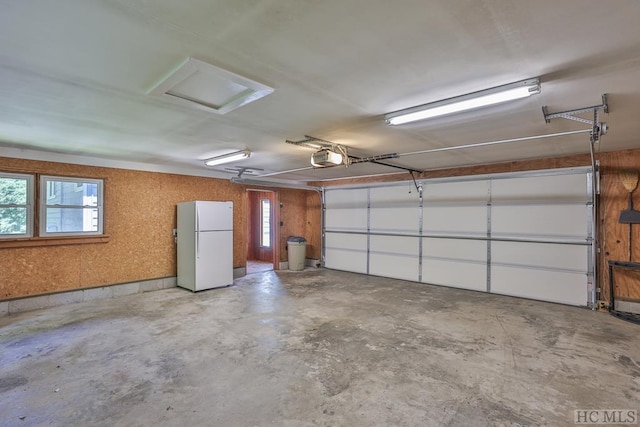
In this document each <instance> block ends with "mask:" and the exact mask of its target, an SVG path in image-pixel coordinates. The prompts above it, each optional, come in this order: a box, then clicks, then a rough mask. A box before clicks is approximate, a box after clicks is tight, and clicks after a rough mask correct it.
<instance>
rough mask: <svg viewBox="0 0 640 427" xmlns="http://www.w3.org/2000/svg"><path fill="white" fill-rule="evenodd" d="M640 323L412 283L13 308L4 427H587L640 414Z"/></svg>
mask: <svg viewBox="0 0 640 427" xmlns="http://www.w3.org/2000/svg"><path fill="white" fill-rule="evenodd" d="M639 332H640V326H637V325H634V324H631V323H626V322H624V321H621V320H618V319H615V318H613V317H612V316H609V315H607V314H604V313H597V312H592V311H588V310H586V309H580V308H573V307H567V306H562V305H555V304H548V303H542V302H535V301H528V300H522V299H516V298H509V297H502V296H495V295H487V294H482V293H476V292H470V291H462V290H456V289H450V288H442V287H435V286H427V285H421V284H417V283H410V282H403V281H400V280H391V279H384V278H375V277H366V276H361V275H357V274H351V273H341V272H334V271H327V270H306V271H304V272H286V271H284V272H277V273H276V272H267V273H260V274H253V275H248V276H246V277H243V278H241V279H238V280H236V282H235V285H234V286H232V287H230V288H225V289H218V290H211V291H205V292H201V293H198V294H192V293H190V292H188V291H186V290H183V289H179V288H176V289H167V290H162V291H155V292H150V293H145V294H138V295H133V296H126V297H121V298H114V299H110V300H102V301H95V302H86V303H80V304H74V305H68V306H65V307H57V308H53V309H46V310H40V311H34V312H30V313H23V314H18V315H11V316H7V317H4V318H0V351H1V352H0V369H1V370H0V417H1V419H0V425H2V426H27V425H28V426H33V425H54V426H72V425H74V426H89V425H98V426H102V425H103V426H115V425H117V426H154V425H155V426H181V427H184V426H199V425H207V426H308V425H309V426H310V425H320V426H374V425H380V426H391V425H393V426H415V425H423V426H432V425H433V426H445V425H451V426H459V425H464V426H475V425H478V426H482V425H514V426H523V425H553V426H557V425H572V424H573V411H574V409H591V408H594V409H607V408H615V409H620V408H625V409H626V408H630V409H640V408H639V406H640V404H639V402H640V340H639V339H638V333H639Z"/></svg>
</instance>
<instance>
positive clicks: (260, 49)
mask: <svg viewBox="0 0 640 427" xmlns="http://www.w3.org/2000/svg"><path fill="white" fill-rule="evenodd" d="M638 22H640V2H637V1H636V0H611V1H602V0H597V1H595V0H562V1H558V0H553V1H551V0H536V1H517V2H514V1H511V0H456V1H447V0H440V1H435V0H432V1H427V0H402V1H398V2H391V1H388V0H347V1H345V0H325V1H302V0H226V1H224V0H218V1H215V0H191V1H181V2H178V1H175V0H154V1H150V0H102V1H98V0H57V1H50V0H22V1H17V0H16V1H12V0H8V1H3V2H2V12H1V13H0V97H1V102H0V155H5V156H9V157H24V158H34V159H42V160H52V161H68V162H73V163H85V164H96V165H106V166H120V167H132V168H137V169H146V170H159V171H173V172H179V173H190V174H197V175H207V176H225V177H231V176H232V175H231V174H229V173H222V172H223V171H224V166H223V167H219V168H217V169H210V168H206V167H205V166H204V165H203V162H202V161H203V160H204V159H205V158H208V157H211V156H213V155H216V154H221V153H224V152H229V151H235V150H240V149H250V150H251V151H252V152H253V154H252V156H251V158H250V159H248V160H244V161H242V162H238V163H237V164H232V165H229V166H228V167H234V166H243V167H254V168H261V169H264V172H262V173H263V174H268V173H272V172H279V171H287V170H292V169H298V168H306V167H309V156H310V154H311V152H310V151H309V150H308V149H304V148H301V147H295V146H292V145H290V144H286V143H285V140H287V139H289V140H299V139H303V138H304V135H312V136H315V137H318V138H323V139H325V140H330V141H333V142H336V143H340V144H344V145H346V146H348V147H351V148H352V149H353V153H354V154H357V155H374V154H386V153H394V152H395V153H406V152H413V151H419V150H425V149H429V148H436V147H446V146H454V145H461V144H470V143H476V142H484V141H491V140H496V139H505V138H513V137H521V136H528V135H538V134H544V133H554V132H561V131H566V130H575V129H584V128H585V125H581V124H580V123H576V122H570V121H567V120H562V119H559V120H554V121H552V123H550V124H546V123H545V121H544V120H543V115H542V112H541V107H542V106H543V105H547V106H548V107H549V110H550V111H551V112H556V111H562V110H569V109H575V108H581V107H586V106H591V105H597V104H600V102H601V95H602V94H603V93H608V94H609V106H610V113H609V115H605V116H604V121H606V122H607V123H608V125H609V127H610V130H609V132H608V134H607V135H605V136H604V137H603V139H602V142H601V143H600V147H599V149H600V150H602V151H613V150H620V149H628V148H640V139H639V136H640V120H638V117H640V81H639V76H640V25H639V24H638ZM187 57H194V58H197V59H199V60H202V61H205V62H208V63H210V64H213V65H215V66H217V67H220V68H223V69H226V70H228V71H231V72H234V73H237V74H240V75H242V76H244V77H247V78H249V79H252V80H255V81H257V82H260V83H262V84H265V85H267V86H270V87H272V88H274V89H275V91H274V92H273V93H272V94H270V95H267V96H266V97H264V98H262V99H260V100H258V101H256V102H254V103H251V104H249V105H246V106H243V107H241V108H239V109H237V110H234V111H232V112H229V113H228V114H226V115H219V114H214V113H212V112H207V111H203V110H202V109H197V108H191V107H189V106H183V105H179V104H176V103H173V102H171V101H170V100H167V99H165V98H161V97H154V96H151V95H147V92H148V91H149V90H150V89H151V88H153V87H154V85H156V84H157V83H158V82H159V81H160V80H161V79H162V78H164V77H165V76H166V75H167V74H168V73H169V72H170V71H171V70H173V69H174V68H175V67H177V66H178V65H180V64H181V63H182V62H183V61H184V60H185V59H186V58H187ZM530 77H540V80H541V83H542V93H541V94H540V95H536V96H532V97H530V98H528V99H525V100H519V101H513V102H511V103H508V104H503V105H501V106H496V107H490V108H486V109H483V110H481V111H476V112H468V113H460V114H457V115H455V116H450V117H447V118H440V119H433V120H429V121H424V122H421V123H418V124H411V125H404V126H397V127H389V126H387V125H386V124H385V123H384V120H383V119H382V116H383V115H384V113H387V112H390V111H394V110H398V109H402V108H405V107H410V106H413V105H417V104H422V103H427V102H431V101H436V100H439V99H443V98H448V97H452V96H456V95H462V94H465V93H468V92H473V91H477V90H481V89H486V88H489V87H493V86H498V85H502V84H506V83H510V82H514V81H517V80H522V79H526V78H530ZM588 139H589V138H588V135H587V134H580V135H575V136H567V137H562V138H550V139H545V140H535V141H529V142H526V143H518V144H506V145H499V146H493V147H484V148H474V149H468V150H458V151H450V152H445V153H437V154H430V155H417V156H406V157H402V158H401V159H398V160H397V163H398V164H402V165H404V166H408V167H411V168H415V169H420V170H423V169H433V168H442V167H449V166H461V165H472V164H481V163H492V162H499V161H508V160H517V159H527V158H536V157H550V156H560V155H566V154H577V153H586V152H588V149H589V145H588V144H589V143H588ZM394 171H396V170H395V169H390V168H387V167H384V166H379V165H374V164H359V165H352V166H350V167H349V168H345V167H336V168H327V169H316V170H311V169H309V170H303V171H298V172H293V173H285V174H280V175H273V176H272V177H271V178H280V179H287V180H295V181H306V180H318V179H330V178H336V177H344V176H357V175H369V174H378V173H388V172H394Z"/></svg>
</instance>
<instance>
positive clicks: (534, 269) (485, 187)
mask: <svg viewBox="0 0 640 427" xmlns="http://www.w3.org/2000/svg"><path fill="white" fill-rule="evenodd" d="M590 182H591V181H590V178H589V171H588V169H587V168H574V169H565V170H557V171H537V172H525V173H521V174H518V173H516V174H510V175H487V176H483V177H479V179H475V178H474V177H460V180H459V181H453V180H434V181H431V182H430V181H427V182H424V183H423V201H422V206H421V204H420V200H419V198H418V193H417V192H414V193H409V192H408V190H407V189H406V188H403V185H405V184H406V185H407V186H412V185H413V183H412V182H407V183H404V184H401V185H399V184H391V185H388V186H387V185H381V186H379V187H371V188H368V189H362V188H361V189H343V190H341V191H340V192H339V191H337V190H328V191H327V192H326V193H325V195H326V196H327V211H326V216H325V224H326V228H325V230H326V231H328V233H327V234H326V245H325V247H326V249H325V251H326V255H325V265H326V266H327V267H329V268H336V269H341V270H347V271H355V272H363V273H364V272H366V271H367V270H368V271H369V273H370V274H374V275H378V276H384V277H393V278H399V279H405V280H414V281H421V282H423V283H432V284H436V285H444V286H451V287H457V288H464V289H473V290H478V291H485V292H487V291H488V292H493V293H500V294H505V295H512V296H519V297H525V298H532V299H538V300H543V301H553V302H560V303H564V304H571V305H581V306H584V305H587V303H588V302H591V299H593V290H592V289H593V288H592V286H591V285H592V282H591V280H592V277H593V276H592V274H593V264H592V260H591V257H592V248H591V245H590V244H589V242H590V238H591V236H590V232H591V231H590V230H592V229H593V228H592V227H593V224H592V220H593V218H592V211H591V204H590V202H591V201H590V200H589V198H590V197H591V195H590V190H589V188H588V185H589V184H590ZM339 231H342V234H341V233H336V232H339ZM345 231H355V232H361V233H363V234H361V235H360V234H346V233H344V232H345ZM394 234H395V236H394ZM418 236H423V237H418ZM420 256H422V258H420ZM589 292H591V293H589Z"/></svg>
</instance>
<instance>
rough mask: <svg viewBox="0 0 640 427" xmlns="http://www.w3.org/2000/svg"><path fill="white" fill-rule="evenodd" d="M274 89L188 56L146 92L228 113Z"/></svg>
mask: <svg viewBox="0 0 640 427" xmlns="http://www.w3.org/2000/svg"><path fill="white" fill-rule="evenodd" d="M273 90H274V89H273V88H271V87H269V86H266V85H263V84H261V83H258V82H256V81H254V80H251V79H249V78H247V77H243V76H240V75H238V74H235V73H232V72H231V71H227V70H224V69H222V68H219V67H216V66H214V65H211V64H208V63H206V62H203V61H200V60H197V59H195V58H187V59H186V60H185V61H184V62H182V63H181V64H180V65H179V66H178V67H176V68H175V69H174V70H173V71H171V72H170V73H169V74H167V75H166V76H165V77H164V78H163V79H162V80H160V81H159V82H158V83H157V84H156V85H155V86H154V87H153V88H152V89H151V90H149V92H148V94H149V95H154V96H162V97H166V98H169V99H171V100H172V101H174V102H177V103H180V104H183V105H189V106H192V107H193V106H195V107H197V108H200V109H203V110H206V111H212V112H214V113H217V114H227V113H228V112H230V111H233V110H235V109H237V108H240V107H242V106H243V105H247V104H249V103H251V102H254V101H257V100H258V99H260V98H262V97H264V96H267V95H269V94H270V93H272V92H273Z"/></svg>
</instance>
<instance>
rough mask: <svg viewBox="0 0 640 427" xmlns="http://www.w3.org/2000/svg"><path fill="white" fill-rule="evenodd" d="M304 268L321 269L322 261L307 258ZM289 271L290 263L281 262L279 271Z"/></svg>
mask: <svg viewBox="0 0 640 427" xmlns="http://www.w3.org/2000/svg"><path fill="white" fill-rule="evenodd" d="M304 266H305V267H313V268H319V267H320V260H319V259H314V258H305V260H304ZM288 269H289V261H280V264H279V268H278V270H288Z"/></svg>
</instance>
